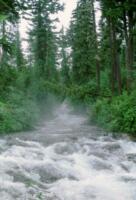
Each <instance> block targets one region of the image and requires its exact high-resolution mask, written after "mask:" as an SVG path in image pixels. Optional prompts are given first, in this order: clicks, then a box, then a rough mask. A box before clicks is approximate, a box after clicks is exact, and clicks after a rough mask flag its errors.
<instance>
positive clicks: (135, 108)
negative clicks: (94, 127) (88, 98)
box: [90, 92, 136, 134]
mask: <svg viewBox="0 0 136 200" xmlns="http://www.w3.org/2000/svg"><path fill="white" fill-rule="evenodd" d="M135 97H136V92H132V93H131V95H128V94H127V93H123V95H121V96H117V97H114V98H113V99H112V101H110V100H108V99H102V100H97V102H96V103H95V104H94V105H93V109H92V112H90V113H91V116H92V117H93V119H94V120H96V121H97V122H98V123H99V124H100V125H102V126H104V127H106V128H108V129H109V130H112V131H115V132H126V133H132V134H135V133H136V99H135Z"/></svg>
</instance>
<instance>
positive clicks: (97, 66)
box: [91, 0, 100, 93]
mask: <svg viewBox="0 0 136 200" xmlns="http://www.w3.org/2000/svg"><path fill="white" fill-rule="evenodd" d="M91 7H92V14H93V28H94V43H95V52H96V56H95V64H96V80H97V88H98V93H100V59H99V50H98V38H97V25H96V17H95V9H94V0H91Z"/></svg>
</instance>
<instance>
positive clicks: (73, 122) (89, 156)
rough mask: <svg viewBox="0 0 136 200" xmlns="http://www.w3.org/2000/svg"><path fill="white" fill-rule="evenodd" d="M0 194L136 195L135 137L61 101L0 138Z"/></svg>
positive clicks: (44, 199)
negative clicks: (111, 130)
mask: <svg viewBox="0 0 136 200" xmlns="http://www.w3.org/2000/svg"><path fill="white" fill-rule="evenodd" d="M0 200H136V143H135V142H132V141H130V140H129V139H127V138H126V139H115V138H112V136H110V135H106V134H105V133H104V132H103V131H101V130H99V128H97V127H95V126H93V125H89V124H88V122H87V117H86V116H84V115H81V114H75V113H73V112H72V109H71V108H70V107H69V106H68V105H67V104H66V103H63V104H62V105H60V106H59V107H58V108H57V109H56V110H55V111H54V117H53V118H52V119H49V120H47V119H46V120H45V122H44V123H43V124H42V125H41V126H38V127H36V130H34V131H31V132H27V133H16V134H13V135H7V136H3V137H1V138H0Z"/></svg>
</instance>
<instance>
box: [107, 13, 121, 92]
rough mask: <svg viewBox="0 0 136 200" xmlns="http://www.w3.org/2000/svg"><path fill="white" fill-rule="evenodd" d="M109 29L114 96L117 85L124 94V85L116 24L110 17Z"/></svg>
mask: <svg viewBox="0 0 136 200" xmlns="http://www.w3.org/2000/svg"><path fill="white" fill-rule="evenodd" d="M109 25H110V26H109V28H110V43H111V56H112V74H111V76H112V95H114V93H115V88H116V85H117V91H118V94H121V92H122V84H121V71H120V65H119V57H118V46H117V38H116V27H115V22H114V21H113V19H112V18H111V17H110V19H109Z"/></svg>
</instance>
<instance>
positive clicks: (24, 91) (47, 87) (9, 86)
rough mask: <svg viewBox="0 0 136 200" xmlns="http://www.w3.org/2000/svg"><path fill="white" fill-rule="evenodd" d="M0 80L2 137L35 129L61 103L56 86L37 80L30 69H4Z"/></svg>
mask: <svg viewBox="0 0 136 200" xmlns="http://www.w3.org/2000/svg"><path fill="white" fill-rule="evenodd" d="M11 73H12V76H11V77H12V78H11V79H9V74H11ZM3 74H4V76H3ZM0 80H1V85H0V93H1V96H0V133H10V132H17V131H23V130H31V129H33V128H34V127H35V126H36V124H37V123H38V122H39V121H40V120H41V118H42V116H43V115H46V113H49V112H50V113H51V110H52V109H53V106H54V105H55V103H56V101H59V100H60V99H61V98H59V97H58V96H59V91H58V88H59V90H60V87H59V86H58V87H56V83H49V82H46V81H43V79H41V80H38V81H37V80H35V79H34V77H33V74H32V72H31V71H30V70H29V69H23V71H21V72H18V71H17V70H16V69H10V68H9V69H6V68H5V69H1V71H0ZM60 92H61V91H60ZM53 94H55V95H56V96H57V97H55V96H53Z"/></svg>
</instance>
